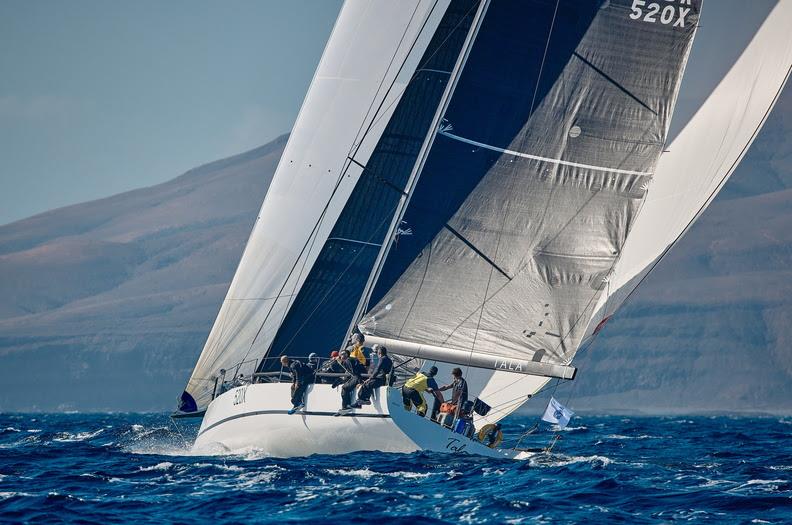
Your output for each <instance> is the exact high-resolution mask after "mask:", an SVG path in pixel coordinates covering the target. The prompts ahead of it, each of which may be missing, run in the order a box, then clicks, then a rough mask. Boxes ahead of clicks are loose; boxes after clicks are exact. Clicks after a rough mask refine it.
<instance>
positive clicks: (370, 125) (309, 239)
mask: <svg viewBox="0 0 792 525" xmlns="http://www.w3.org/2000/svg"><path fill="white" fill-rule="evenodd" d="M437 3H438V1H437V0H435V2H434V4H432V7H431V9H430V10H429V13H428V15H427V16H426V19H425V20H424V22H423V24H422V25H421V28H420V29H419V30H418V33H417V34H416V37H415V39H414V40H413V42H412V44H411V45H410V49H409V50H408V52H407V54H406V55H405V57H404V60H402V63H401V65H400V66H399V69H398V71H397V72H396V75H394V77H393V80H392V81H391V83H390V85H389V86H388V89H387V90H386V92H385V95H384V97H383V99H382V101H381V102H380V105H379V107H378V108H377V110H376V111H375V113H374V115H377V113H378V112H379V110H380V109H381V108H382V104H383V103H384V102H385V100H387V98H388V94H389V93H390V91H391V89H393V86H394V85H395V84H396V80H397V79H398V76H399V74H400V73H401V71H402V69H403V68H404V65H405V64H406V63H407V60H408V59H409V57H410V54H411V53H412V50H413V49H414V48H415V45H416V44H417V42H418V40H419V39H420V37H421V34H422V33H423V30H424V29H425V28H426V24H427V23H428V22H429V19H430V18H431V15H432V13H433V12H434V9H435V7H436V6H437ZM417 9H418V5H417V4H416V7H415V9H414V10H413V14H412V15H411V16H410V21H409V22H408V24H407V27H405V30H404V32H403V33H402V37H401V39H400V40H399V44H398V45H397V47H396V51H394V54H393V56H392V57H391V61H390V62H389V65H388V68H387V69H386V73H385V76H383V78H382V80H381V81H380V86H379V87H378V88H377V92H379V90H380V89H381V87H382V83H383V82H384V81H385V78H387V71H388V70H390V64H392V63H393V61H394V60H395V58H396V55H397V54H398V50H399V49H400V48H401V43H402V42H403V41H404V37H405V36H406V34H407V29H408V28H409V26H410V24H411V23H412V19H413V17H414V16H415V13H416V11H417ZM410 82H412V79H410V81H409V82H408V83H407V85H405V87H404V89H405V90H406V89H407V86H408V85H409V84H410ZM373 104H374V101H372V102H371V104H370V105H369V109H368V111H367V112H366V117H368V115H369V113H370V112H371V107H372V106H373ZM378 120H379V119H377V120H376V121H374V120H373V121H372V122H371V123H370V124H369V126H368V127H367V129H366V131H365V132H364V133H363V135H362V136H360V129H362V126H363V124H362V123H361V127H360V128H359V129H358V133H357V136H360V143H359V144H358V146H357V148H355V145H354V141H353V145H352V146H351V147H350V152H351V151H352V149H355V153H357V151H358V150H359V149H360V146H361V145H362V143H363V140H364V139H365V137H366V136H367V135H368V133H369V132H370V131H371V128H372V126H373V124H374V122H377V121H378ZM363 122H365V118H364V120H363ZM349 157H350V155H347V158H348V159H349ZM349 160H352V159H349ZM344 163H345V164H346V166H345V167H343V168H342V169H341V172H340V175H339V178H338V180H337V181H336V185H335V188H334V189H333V191H332V193H331V195H330V198H329V199H328V201H327V203H326V204H325V207H324V209H323V210H322V213H321V214H320V216H319V219H318V221H317V223H316V224H315V225H314V229H313V230H312V231H311V234H310V235H309V237H308V241H310V248H309V251H308V253H310V251H311V250H312V249H313V246H314V244H315V242H316V237H315V236H314V233H316V232H317V230H318V227H319V225H320V224H321V223H322V221H323V219H324V217H325V214H326V212H327V209H328V208H329V205H330V202H332V199H333V197H334V196H335V194H336V191H337V190H338V188H339V187H340V185H341V182H342V181H343V180H344V176H345V175H346V172H347V171H348V169H349V164H348V163H346V161H345V162H344ZM308 241H306V245H307V244H308ZM306 245H303V249H302V250H301V251H300V255H299V256H298V257H297V260H296V261H295V263H294V264H293V265H292V268H291V269H290V270H289V275H288V276H287V278H286V280H285V281H284V284H283V286H281V289H280V290H279V292H278V295H279V296H280V295H281V292H282V291H283V289H284V288H285V286H286V284H288V281H289V279H290V278H291V275H292V273H293V272H294V269H295V268H296V266H297V265H298V264H299V261H300V258H302V254H303V253H304V252H305V248H306ZM307 263H308V258H307V257H306V258H305V260H304V261H303V264H302V267H301V268H300V273H299V275H298V278H297V280H296V282H295V285H294V290H296V287H297V284H299V282H300V279H301V278H302V273H303V271H304V270H305V266H306V264H307ZM294 290H292V294H291V295H290V296H289V302H288V304H287V305H286V308H285V309H284V314H283V317H282V318H281V323H282V322H283V320H284V319H285V318H286V313H287V312H288V310H289V305H290V304H291V298H292V297H293V296H294V295H295V294H294ZM276 303H277V300H276V301H275V303H273V304H272V306H271V307H270V309H269V311H268V312H267V314H266V315H265V318H264V321H263V322H262V324H261V326H260V327H259V329H258V331H257V332H256V335H255V336H254V337H253V341H252V342H251V344H250V347H249V348H248V350H247V352H246V353H245V356H244V358H243V359H245V358H247V356H248V355H249V354H250V351H251V350H252V349H253V345H254V344H255V342H256V339H258V336H259V335H260V334H261V330H262V329H263V328H264V325H265V324H266V322H267V320H269V316H270V315H271V313H272V310H273V308H274V306H275V304H276ZM212 366H214V363H213V364H212Z"/></svg>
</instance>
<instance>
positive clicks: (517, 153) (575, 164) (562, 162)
mask: <svg viewBox="0 0 792 525" xmlns="http://www.w3.org/2000/svg"><path fill="white" fill-rule="evenodd" d="M437 134H438V135H443V136H444V137H448V138H449V139H453V140H458V141H459V142H464V143H465V144H470V145H472V146H478V147H480V148H484V149H488V150H492V151H497V152H500V153H506V154H507V155H514V156H515V157H522V158H525V159H531V160H540V161H542V162H550V163H551V164H560V165H562V166H572V167H575V168H584V169H587V170H596V171H605V172H608V173H621V174H623V175H652V172H651V171H630V170H621V169H618V168H606V167H604V166H592V165H591V164H580V163H579V162H569V161H567V160H561V159H551V158H548V157H539V156H538V155H530V154H528V153H522V152H520V151H513V150H510V149H503V148H498V147H496V146H490V145H489V144H484V143H483V142H478V141H475V140H470V139H466V138H465V137H460V136H459V135H454V134H453V133H449V132H447V131H438V132H437Z"/></svg>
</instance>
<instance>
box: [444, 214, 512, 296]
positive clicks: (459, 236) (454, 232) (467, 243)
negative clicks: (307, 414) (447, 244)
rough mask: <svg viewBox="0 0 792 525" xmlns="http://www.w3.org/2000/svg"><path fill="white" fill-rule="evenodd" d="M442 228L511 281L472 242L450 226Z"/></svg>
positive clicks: (509, 278)
mask: <svg viewBox="0 0 792 525" xmlns="http://www.w3.org/2000/svg"><path fill="white" fill-rule="evenodd" d="M443 228H445V229H446V230H448V231H450V232H451V233H452V234H454V236H455V237H456V238H457V239H459V240H460V241H462V242H463V243H465V246H467V247H468V248H470V249H471V250H473V251H474V252H476V255H478V256H479V257H481V258H482V259H484V261H486V262H487V263H488V264H489V265H490V266H492V267H493V268H494V269H496V270H498V272H499V273H500V274H501V275H503V276H504V277H506V278H507V279H508V280H510V281H511V280H512V277H510V276H509V274H507V273H506V272H505V271H503V269H502V268H501V267H500V266H498V265H497V264H495V261H493V260H492V259H490V258H489V257H487V256H486V254H484V252H482V251H481V250H479V249H478V248H476V246H475V245H473V243H472V242H470V241H469V240H467V239H466V238H465V237H464V236H463V235H462V234H461V233H459V232H458V231H456V230H455V229H454V228H452V227H451V226H450V225H449V224H448V223H445V224H444V225H443ZM485 299H486V297H485Z"/></svg>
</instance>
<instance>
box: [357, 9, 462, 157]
mask: <svg viewBox="0 0 792 525" xmlns="http://www.w3.org/2000/svg"><path fill="white" fill-rule="evenodd" d="M437 3H438V0H435V2H434V4H432V7H431V9H430V10H429V13H428V14H427V15H426V18H425V19H424V21H423V24H421V28H420V29H419V30H418V33H417V34H416V35H415V38H414V39H413V41H412V44H410V48H409V49H408V50H407V53H406V54H405V55H404V60H402V62H401V65H400V66H399V69H398V70H397V71H396V74H395V75H393V80H392V81H391V83H390V85H389V86H388V89H387V90H386V91H385V94H384V95H383V97H382V100H380V103H379V105H378V106H377V109H376V111H375V112H374V115H373V117H372V119H371V122H369V124H368V126H367V127H366V131H365V132H363V135H362V136H361V137H360V140H359V141H355V142H353V143H352V147H350V148H349V152H348V153H347V155H348V156H349V157H355V156H356V155H357V154H358V152H359V151H360V148H361V147H362V146H363V140H365V138H366V136H367V135H368V134H369V132H370V131H371V129H372V128H373V127H374V125H375V124H377V123H378V122H379V121H380V120H381V119H382V118H383V117H384V115H385V113H387V112H388V111H389V110H390V108H391V107H392V106H393V104H394V103H395V102H396V101H397V100H399V99H401V96H402V95H403V94H404V92H405V91H406V90H407V87H408V86H409V85H410V84H411V83H412V81H413V80H414V79H415V76H416V74H417V73H416V72H413V74H412V75H410V79H409V80H408V81H407V83H406V84H405V86H404V89H402V90H401V92H400V93H399V94H398V96H396V97H395V100H394V101H392V102H391V103H390V104H389V105H388V106H387V107H386V108H385V111H384V112H381V110H382V107H383V105H384V104H385V102H386V101H387V100H388V95H389V94H390V92H391V90H392V89H393V86H395V85H396V80H397V79H398V78H399V75H400V74H401V72H402V70H403V69H404V66H405V65H406V64H407V61H408V60H409V58H410V56H411V55H412V52H413V49H415V46H416V45H417V44H418V40H420V39H421V35H423V32H424V29H426V24H428V23H429V20H430V19H431V18H432V13H434V10H435V7H437ZM415 8H416V10H417V9H418V6H417V5H416V6H415ZM413 16H414V13H413ZM410 20H412V18H410ZM442 22H443V17H441V18H440V22H438V28H439V25H440V24H441V23H442ZM408 27H409V26H408ZM454 30H456V28H455V29H454ZM405 31H406V30H405ZM452 33H453V30H452ZM429 43H430V44H431V39H430V42H429ZM443 44H445V40H444V41H443V42H442V43H441V44H440V46H438V50H439V49H440V48H441V47H442V46H443ZM399 47H401V42H400V43H399ZM397 51H398V48H397ZM436 52H437V50H435V53H436ZM435 53H432V55H431V56H430V57H429V58H431V57H433V56H434V55H435ZM394 58H395V55H394ZM427 62H428V59H427ZM427 62H425V63H424V64H421V65H426V63H427ZM421 65H419V66H418V68H416V69H420V68H421ZM373 103H374V102H373V101H372V105H373ZM366 117H368V113H366ZM363 122H365V119H364V121H363ZM361 128H362V125H361Z"/></svg>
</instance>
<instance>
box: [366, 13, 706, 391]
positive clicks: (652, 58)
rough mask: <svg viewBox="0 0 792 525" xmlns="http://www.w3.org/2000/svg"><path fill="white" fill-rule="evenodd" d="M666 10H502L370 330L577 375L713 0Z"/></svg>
mask: <svg viewBox="0 0 792 525" xmlns="http://www.w3.org/2000/svg"><path fill="white" fill-rule="evenodd" d="M667 6H668V7H669V9H668V11H666V13H667V15H666V16H664V17H663V18H662V20H657V21H655V22H652V21H646V20H644V19H643V16H641V17H634V16H631V11H630V9H631V3H630V2H627V1H624V2H617V1H611V2H604V3H603V2H600V1H590V2H580V1H574V2H573V1H567V2H564V1H559V2H527V3H526V2H495V3H493V4H492V5H491V6H490V8H489V10H488V13H487V18H486V20H485V21H484V23H483V25H482V27H481V30H480V32H479V35H478V37H477V40H476V44H475V45H474V47H473V50H472V51H471V55H470V58H469V59H468V61H467V64H466V67H465V70H464V72H463V74H462V76H461V78H460V81H459V85H458V87H457V89H456V91H455V93H454V96H453V98H452V100H451V103H450V106H449V109H448V111H447V113H446V115H445V120H444V122H443V125H442V126H441V127H440V129H439V130H438V138H437V139H436V140H435V143H434V147H433V148H432V151H431V152H430V154H429V157H428V160H427V162H426V167H425V168H424V171H423V173H422V174H421V178H420V179H419V181H418V184H417V186H416V189H415V192H414V194H413V196H412V198H411V200H410V204H409V206H408V208H407V210H406V213H405V214H404V222H405V223H406V224H407V225H409V227H410V228H411V229H412V230H413V232H414V235H413V236H412V237H409V238H406V239H403V240H402V239H400V240H399V243H398V245H397V246H396V247H394V248H392V249H391V251H390V253H389V256H388V258H387V260H386V262H385V264H384V266H383V269H382V273H381V275H380V279H379V281H378V283H377V287H376V289H375V291H374V294H373V296H372V304H373V307H372V308H371V309H370V310H369V312H368V313H367V315H366V316H365V318H364V319H363V321H362V322H361V328H362V329H363V331H364V332H366V333H369V334H371V335H373V336H375V337H376V338H377V339H376V340H377V341H383V342H388V343H389V344H390V345H391V346H392V347H395V349H396V351H407V352H409V348H407V345H405V344H404V343H403V342H407V343H409V344H413V345H418V346H420V347H422V348H423V349H425V348H427V347H428V348H434V349H437V350H436V351H435V352H434V353H433V354H432V359H437V360H441V361H442V360H444V359H443V355H442V348H447V349H448V351H447V355H448V356H452V355H454V356H463V355H465V354H467V362H468V363H469V364H475V365H477V366H482V364H483V363H486V362H487V361H489V363H490V365H489V366H490V367H491V368H494V369H503V370H507V371H510V372H523V373H526V372H527V373H530V374H533V375H547V376H552V377H564V378H569V377H570V375H571V374H570V373H569V372H566V371H564V370H563V368H560V367H562V366H563V365H568V364H569V363H570V362H571V359H572V357H573V356H574V353H575V351H576V350H577V349H578V346H579V344H580V341H581V340H582V338H583V336H584V334H585V330H586V327H587V325H588V321H589V319H591V318H592V316H593V315H594V313H595V307H596V305H597V302H598V299H599V297H600V296H601V295H602V294H604V293H606V288H607V286H606V284H607V279H608V277H609V275H610V273H611V272H612V270H613V267H614V265H615V264H616V262H617V261H618V259H619V257H620V254H621V252H622V249H623V247H624V245H625V241H626V239H627V236H628V233H629V232H630V229H631V227H632V225H633V223H634V221H635V218H636V217H637V216H638V214H639V212H640V209H641V206H642V204H643V202H644V199H645V196H646V193H647V190H648V188H649V184H650V181H651V180H652V176H653V174H654V170H655V167H656V165H657V161H658V159H659V157H660V154H661V152H662V151H663V148H664V146H665V140H666V135H667V132H668V127H669V122H670V118H671V114H672V110H673V105H674V100H675V98H676V94H677V91H678V88H679V83H680V81H681V78H682V71H683V70H684V65H685V60H686V58H687V55H688V52H689V50H690V46H691V44H692V41H693V36H694V34H695V31H696V25H697V21H698V14H699V3H698V2H674V3H673V4H671V3H667ZM526 10H529V11H530V13H531V16H530V17H528V16H526V14H527V11H526ZM525 24H529V27H527V28H525V27H524V26H525ZM520 28H524V29H523V32H521V31H520ZM515 35H530V36H528V37H523V38H521V39H520V40H519V41H516V39H515ZM417 353H420V349H419V351H418V352H416V354H417ZM416 354H412V355H416ZM408 355H409V354H408ZM464 361H465V359H464V358H463V359H462V360H461V361H460V360H459V358H458V357H457V358H456V360H455V361H454V362H457V363H461V362H464Z"/></svg>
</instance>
